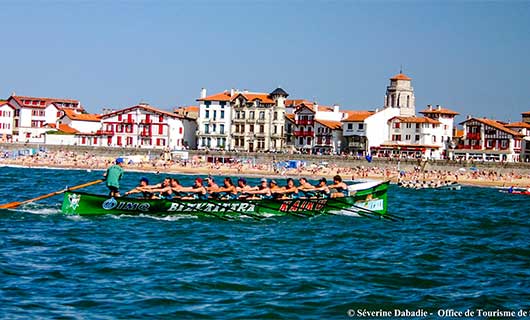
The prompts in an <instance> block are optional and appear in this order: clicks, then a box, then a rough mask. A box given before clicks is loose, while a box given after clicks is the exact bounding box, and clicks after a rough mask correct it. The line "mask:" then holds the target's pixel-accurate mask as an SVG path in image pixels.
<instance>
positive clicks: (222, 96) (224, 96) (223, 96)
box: [197, 91, 232, 101]
mask: <svg viewBox="0 0 530 320" xmlns="http://www.w3.org/2000/svg"><path fill="white" fill-rule="evenodd" d="M231 100H232V98H231V97H230V92H228V91H225V92H221V93H216V94H214V95H211V96H207V97H204V98H200V99H197V101H231Z"/></svg>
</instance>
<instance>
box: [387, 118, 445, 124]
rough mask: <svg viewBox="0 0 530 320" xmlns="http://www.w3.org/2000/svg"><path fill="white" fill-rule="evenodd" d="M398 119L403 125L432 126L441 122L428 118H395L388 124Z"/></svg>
mask: <svg viewBox="0 0 530 320" xmlns="http://www.w3.org/2000/svg"><path fill="white" fill-rule="evenodd" d="M394 119H398V120H399V122H402V123H431V124H440V123H441V122H440V121H438V120H434V119H431V118H427V117H393V118H392V119H390V120H388V122H390V121H392V120H394Z"/></svg>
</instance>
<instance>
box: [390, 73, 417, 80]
mask: <svg viewBox="0 0 530 320" xmlns="http://www.w3.org/2000/svg"><path fill="white" fill-rule="evenodd" d="M390 80H409V81H410V80H412V79H411V78H409V77H407V76H406V75H404V74H403V73H400V74H396V75H395V76H393V77H392V78H390Z"/></svg>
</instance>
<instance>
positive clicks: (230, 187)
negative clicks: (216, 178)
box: [211, 177, 237, 200]
mask: <svg viewBox="0 0 530 320" xmlns="http://www.w3.org/2000/svg"><path fill="white" fill-rule="evenodd" d="M211 193H212V194H214V195H215V194H216V195H219V198H220V199H226V200H230V199H236V198H237V188H236V186H235V185H234V182H232V179H230V178H229V177H226V178H224V180H223V186H222V187H219V188H218V189H217V190H215V191H211Z"/></svg>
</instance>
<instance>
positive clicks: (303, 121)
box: [294, 119, 315, 125]
mask: <svg viewBox="0 0 530 320" xmlns="http://www.w3.org/2000/svg"><path fill="white" fill-rule="evenodd" d="M294 123H295V124H299V125H314V124H315V120H312V119H311V120H307V119H303V120H295V121H294Z"/></svg>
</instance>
